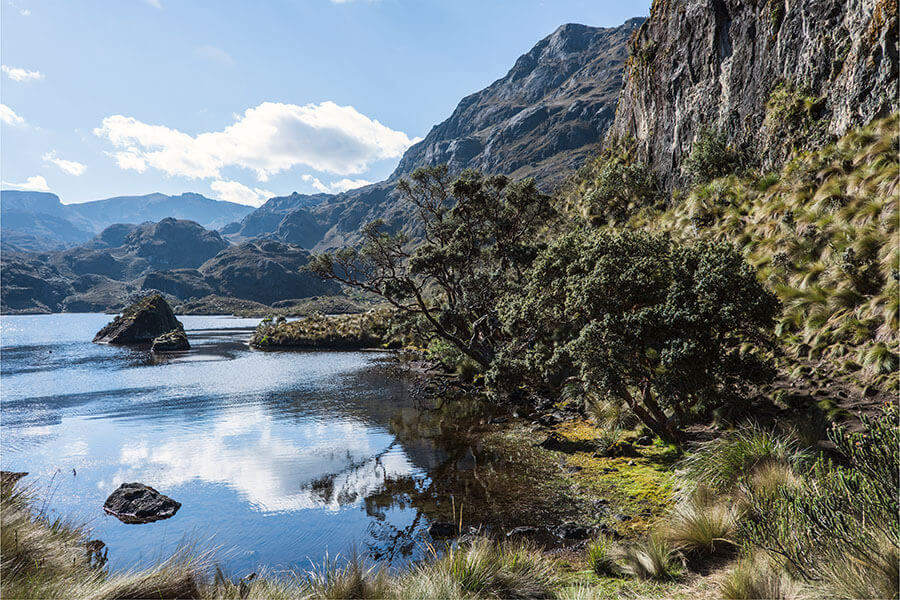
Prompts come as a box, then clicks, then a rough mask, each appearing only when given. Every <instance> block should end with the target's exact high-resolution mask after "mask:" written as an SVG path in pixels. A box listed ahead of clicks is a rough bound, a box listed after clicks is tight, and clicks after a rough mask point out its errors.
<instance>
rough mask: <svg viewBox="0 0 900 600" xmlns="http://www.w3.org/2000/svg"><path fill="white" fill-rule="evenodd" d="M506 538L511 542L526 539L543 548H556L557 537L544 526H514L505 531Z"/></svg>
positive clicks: (557, 543)
mask: <svg viewBox="0 0 900 600" xmlns="http://www.w3.org/2000/svg"><path fill="white" fill-rule="evenodd" d="M506 539H507V540H509V541H511V542H520V541H528V542H531V543H533V544H537V545H538V546H541V547H543V548H548V549H549V548H556V547H557V546H559V541H560V540H559V538H558V537H557V536H556V534H554V533H553V532H552V531H550V530H549V529H548V528H546V527H544V526H530V525H525V526H522V527H515V528H513V529H510V530H509V531H507V532H506Z"/></svg>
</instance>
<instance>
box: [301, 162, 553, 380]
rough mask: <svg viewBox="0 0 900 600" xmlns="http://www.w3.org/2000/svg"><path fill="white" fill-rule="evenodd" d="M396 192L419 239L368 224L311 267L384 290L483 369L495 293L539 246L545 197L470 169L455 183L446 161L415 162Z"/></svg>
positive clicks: (488, 358)
mask: <svg viewBox="0 0 900 600" xmlns="http://www.w3.org/2000/svg"><path fill="white" fill-rule="evenodd" d="M397 191H398V193H399V195H400V196H401V198H402V199H403V200H405V201H407V202H409V203H410V204H411V206H412V208H413V212H414V223H413V229H414V230H417V231H418V232H419V233H420V234H421V243H420V244H419V245H418V246H414V240H413V239H411V238H410V237H409V236H406V235H403V234H391V233H388V232H387V230H386V227H385V224H384V222H383V221H374V222H372V223H369V224H368V225H366V226H365V227H364V228H363V237H364V242H363V244H362V245H361V246H360V247H359V248H345V249H342V250H340V251H338V252H335V253H331V254H320V255H317V256H315V257H314V258H313V259H312V261H311V262H310V269H311V270H312V271H313V272H315V273H317V274H318V275H319V276H321V277H323V278H325V279H332V280H336V281H339V282H342V283H344V284H346V285H349V286H351V287H355V288H358V289H362V290H366V291H369V292H372V293H375V294H377V295H379V296H381V297H382V298H384V300H386V301H387V302H388V303H390V304H391V305H392V306H393V307H394V308H396V309H397V310H398V311H399V312H400V313H401V314H402V315H406V316H410V317H413V318H414V319H415V320H416V323H417V326H418V327H419V328H420V329H421V330H422V331H423V332H425V333H426V335H428V336H437V337H439V338H441V339H443V340H445V341H447V342H448V343H450V344H452V345H453V346H455V347H456V348H457V349H459V351H461V352H462V353H463V354H465V355H466V356H468V357H469V358H471V359H473V360H474V361H475V362H477V363H478V364H479V365H480V366H481V367H482V369H486V368H487V367H488V366H489V365H490V364H491V362H492V361H493V359H494V356H495V355H496V353H497V349H498V347H499V346H500V345H501V343H502V340H501V334H502V331H501V328H500V326H499V320H498V318H497V313H496V311H497V305H498V303H499V299H500V298H501V297H502V296H503V295H504V294H506V293H508V292H509V291H510V290H511V289H512V288H513V287H514V286H515V285H516V282H517V281H518V280H519V279H520V278H521V277H522V276H523V275H524V272H525V271H526V270H527V268H528V267H529V265H530V264H531V261H532V260H533V259H534V257H535V256H536V255H537V253H538V252H539V250H540V249H541V248H542V246H541V244H540V242H539V241H538V238H539V236H538V233H539V231H540V230H541V229H542V228H543V227H545V226H546V225H547V223H548V222H549V221H550V220H551V219H552V218H553V217H554V215H555V211H554V210H553V208H552V207H551V205H550V199H549V198H548V197H547V196H546V195H544V194H542V193H540V192H539V191H538V189H537V187H536V186H535V183H534V180H531V179H527V180H524V181H511V180H510V179H509V178H508V177H505V176H502V175H494V176H484V175H482V174H480V173H477V172H475V171H466V172H464V173H462V175H460V177H459V178H458V179H456V180H453V179H452V177H451V175H450V173H449V170H448V168H447V167H446V166H437V167H429V168H421V169H417V170H416V171H415V172H414V173H413V174H412V176H411V177H410V178H409V179H404V180H401V181H400V183H399V184H398V186H397Z"/></svg>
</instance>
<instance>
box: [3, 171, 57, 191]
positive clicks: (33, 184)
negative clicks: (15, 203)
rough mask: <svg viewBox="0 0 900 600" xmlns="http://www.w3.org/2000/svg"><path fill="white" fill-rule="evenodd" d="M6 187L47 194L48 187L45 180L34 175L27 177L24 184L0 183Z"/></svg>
mask: <svg viewBox="0 0 900 600" xmlns="http://www.w3.org/2000/svg"><path fill="white" fill-rule="evenodd" d="M0 183H2V184H3V185H4V186H6V187H11V188H16V189H17V190H29V191H32V192H49V191H50V186H48V185H47V180H46V179H44V178H43V177H41V176H40V175H35V176H34V177H29V178H28V179H26V180H25V183H12V182H9V181H3V182H0Z"/></svg>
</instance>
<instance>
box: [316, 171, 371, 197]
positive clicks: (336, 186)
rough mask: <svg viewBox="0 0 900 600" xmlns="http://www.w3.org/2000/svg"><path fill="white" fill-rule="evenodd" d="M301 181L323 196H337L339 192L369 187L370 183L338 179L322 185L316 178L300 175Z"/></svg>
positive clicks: (360, 180)
mask: <svg viewBox="0 0 900 600" xmlns="http://www.w3.org/2000/svg"><path fill="white" fill-rule="evenodd" d="M300 179H302V180H303V181H305V182H307V183H309V184H312V186H313V188H315V189H316V191H319V192H322V193H323V194H339V193H341V192H346V191H347V190H355V189H356V188H360V187H363V186H364V185H370V184H371V183H372V182H371V181H368V180H366V179H346V178H345V179H340V180H338V181H334V182H332V183H327V184H326V183H322V181H321V180H319V178H318V177H313V176H312V175H302V176H301V177H300Z"/></svg>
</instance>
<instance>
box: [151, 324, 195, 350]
mask: <svg viewBox="0 0 900 600" xmlns="http://www.w3.org/2000/svg"><path fill="white" fill-rule="evenodd" d="M190 349H191V345H190V344H189V343H188V339H187V334H185V333H184V330H183V329H173V330H172V331H170V332H168V333H164V334H162V335H161V336H159V337H157V338H156V339H154V340H153V344H152V345H151V346H150V352H181V351H184V350H190Z"/></svg>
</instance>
